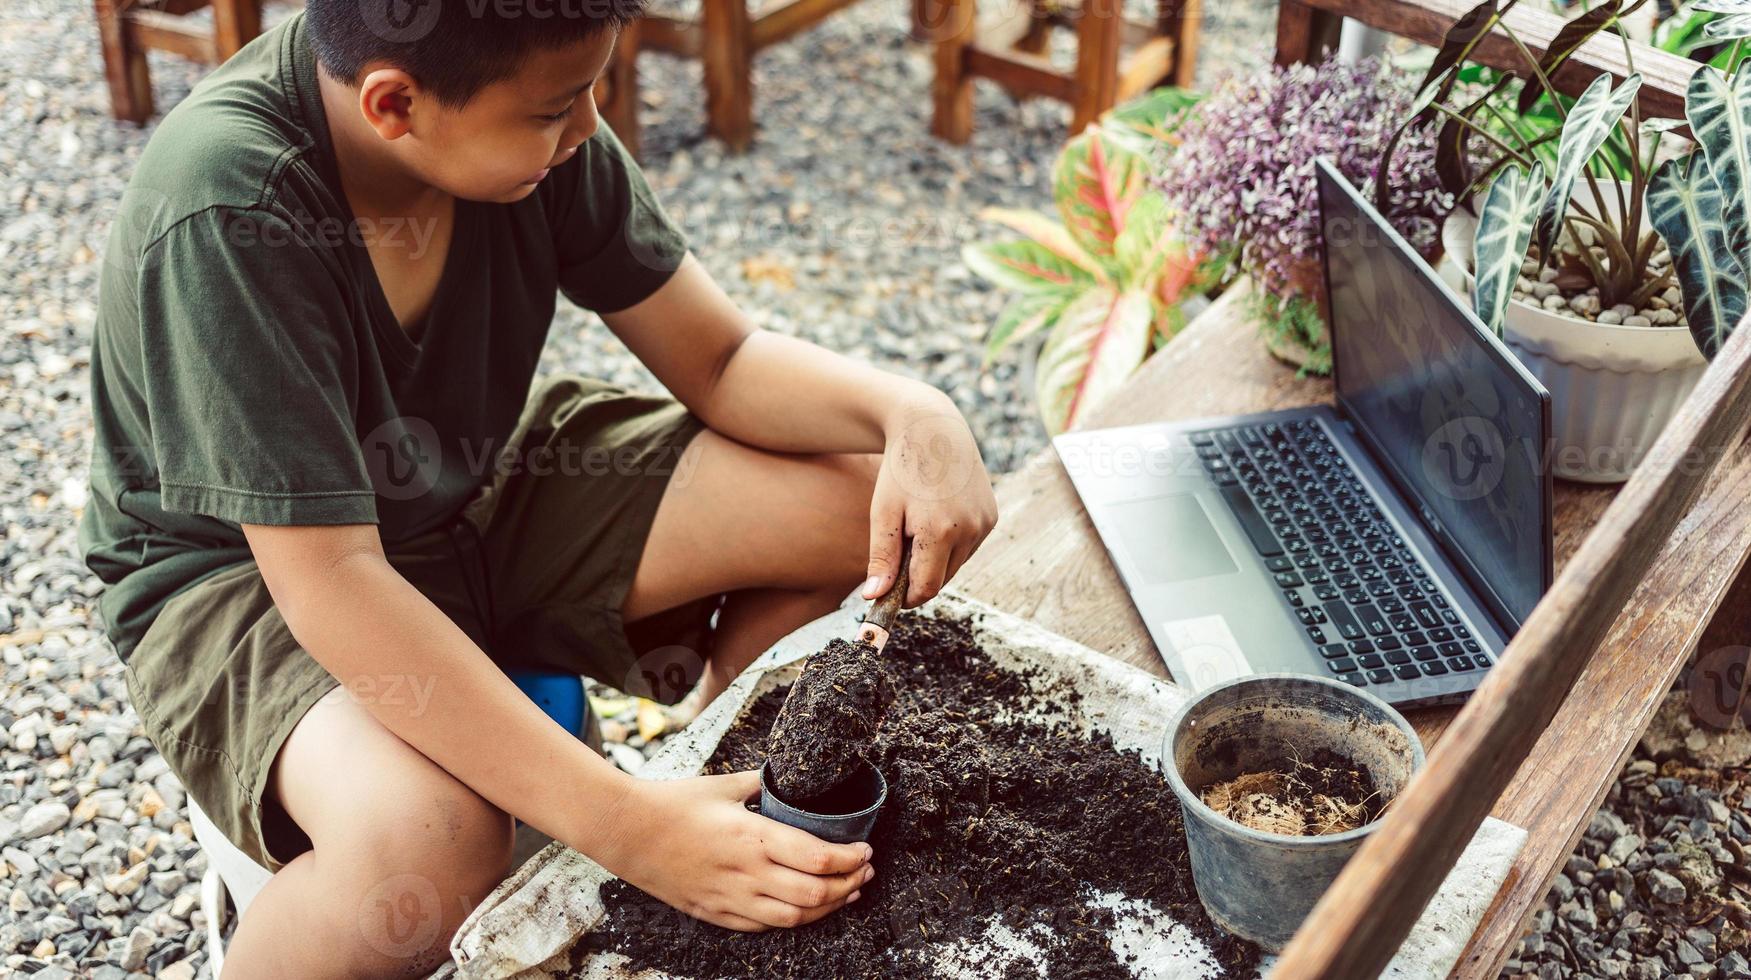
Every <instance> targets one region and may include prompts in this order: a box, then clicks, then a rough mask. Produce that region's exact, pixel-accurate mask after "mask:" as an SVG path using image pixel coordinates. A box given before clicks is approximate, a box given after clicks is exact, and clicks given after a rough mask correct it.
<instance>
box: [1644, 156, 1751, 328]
mask: <svg viewBox="0 0 1751 980" xmlns="http://www.w3.org/2000/svg"><path fill="white" fill-rule="evenodd" d="M1721 198H1722V195H1721V188H1720V185H1719V184H1717V183H1715V180H1714V178H1713V177H1712V176H1711V175H1710V174H1709V172H1708V164H1707V161H1706V159H1705V158H1704V157H1703V156H1702V155H1701V154H1697V153H1692V154H1691V155H1689V156H1687V157H1684V158H1683V159H1681V160H1667V161H1666V162H1665V163H1663V164H1661V165H1660V169H1658V170H1656V171H1654V177H1653V180H1651V181H1650V182H1649V183H1648V221H1649V222H1650V223H1652V224H1653V226H1654V229H1655V230H1656V231H1658V232H1659V233H1660V237H1661V238H1664V239H1665V240H1666V247H1667V248H1668V249H1670V250H1671V253H1672V268H1673V269H1674V270H1676V271H1677V273H1678V285H1679V288H1680V290H1681V291H1682V292H1683V293H1684V318H1685V319H1686V320H1688V321H1690V334H1691V336H1693V337H1695V338H1696V347H1697V349H1698V350H1700V351H1702V354H1703V356H1704V357H1710V358H1712V357H1714V356H1715V354H1717V353H1719V352H1720V349H1721V345H1722V344H1724V343H1726V341H1727V338H1728V337H1729V336H1731V335H1732V332H1733V328H1734V327H1736V326H1738V324H1739V321H1740V320H1741V319H1743V318H1744V316H1745V310H1746V296H1745V271H1744V269H1742V268H1741V267H1740V266H1739V263H1738V262H1736V261H1734V259H1733V257H1732V254H1731V252H1729V251H1728V247H1727V239H1728V232H1727V225H1726V221H1725V219H1724V214H1723V202H1722V199H1721Z"/></svg>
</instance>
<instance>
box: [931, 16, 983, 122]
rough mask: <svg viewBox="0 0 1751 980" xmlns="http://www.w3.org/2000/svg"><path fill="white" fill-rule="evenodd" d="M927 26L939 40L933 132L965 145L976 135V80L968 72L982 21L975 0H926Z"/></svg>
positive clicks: (934, 88)
mask: <svg viewBox="0 0 1751 980" xmlns="http://www.w3.org/2000/svg"><path fill="white" fill-rule="evenodd" d="M924 8H925V15H926V24H927V27H928V29H929V31H930V34H931V36H933V37H935V38H936V79H935V81H934V82H932V83H931V97H932V99H933V100H934V102H935V105H934V107H933V110H932V112H931V117H930V131H931V132H932V133H935V134H936V135H937V136H938V137H939V138H941V139H945V140H947V141H949V142H950V143H965V142H966V141H967V140H968V139H970V138H972V135H973V77H972V75H970V74H968V73H967V49H968V48H969V47H971V46H972V44H973V37H974V34H975V30H976V27H977V21H978V7H977V5H976V3H975V0H924Z"/></svg>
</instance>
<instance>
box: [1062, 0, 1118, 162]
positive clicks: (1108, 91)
mask: <svg viewBox="0 0 1751 980" xmlns="http://www.w3.org/2000/svg"><path fill="white" fill-rule="evenodd" d="M1124 26H1125V21H1124V10H1123V8H1122V6H1121V5H1120V3H1119V0H1083V5H1082V16H1081V17H1079V18H1077V20H1076V99H1075V101H1074V102H1073V103H1072V104H1071V114H1070V132H1071V133H1072V134H1075V133H1080V132H1082V131H1083V130H1084V129H1086V128H1088V125H1089V123H1092V122H1094V121H1095V120H1096V119H1099V118H1100V114H1101V113H1103V112H1105V111H1107V110H1108V109H1110V108H1112V107H1113V101H1114V100H1115V99H1116V98H1117V97H1118V89H1119V43H1120V39H1121V35H1122V29H1123V28H1124Z"/></svg>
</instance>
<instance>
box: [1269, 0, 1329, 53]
mask: <svg viewBox="0 0 1751 980" xmlns="http://www.w3.org/2000/svg"><path fill="white" fill-rule="evenodd" d="M1343 26H1344V19H1343V18H1342V17H1340V16H1337V15H1336V14H1330V13H1326V12H1325V11H1323V10H1315V9H1313V8H1312V7H1308V6H1305V5H1303V4H1300V3H1296V2H1295V0H1282V5H1281V6H1279V7H1278V8H1277V64H1279V65H1285V66H1287V65H1293V64H1297V63H1300V62H1306V63H1308V64H1318V63H1319V62H1321V61H1324V60H1325V58H1326V56H1327V55H1329V54H1331V52H1333V51H1335V50H1336V49H1337V46H1338V33H1339V32H1340V31H1341V30H1342V29H1343Z"/></svg>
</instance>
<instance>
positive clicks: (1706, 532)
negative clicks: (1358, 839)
mask: <svg viewBox="0 0 1751 980" xmlns="http://www.w3.org/2000/svg"><path fill="white" fill-rule="evenodd" d="M1747 499H1751V445H1747V444H1746V443H1743V442H1741V443H1739V444H1738V445H1737V446H1736V447H1735V448H1734V449H1733V451H1732V453H1731V454H1730V455H1729V456H1728V458H1727V459H1725V460H1723V462H1722V463H1721V465H1720V466H1719V467H1718V468H1717V470H1716V472H1715V473H1714V474H1713V475H1712V476H1711V478H1710V480H1709V483H1708V487H1707V489H1706V490H1705V491H1704V492H1703V496H1702V499H1701V500H1700V501H1699V502H1698V503H1697V505H1696V506H1695V507H1694V508H1692V509H1691V511H1690V513H1689V514H1688V515H1687V516H1686V517H1685V518H1684V523H1683V525H1682V526H1681V527H1680V529H1679V533H1677V534H1675V535H1673V536H1672V538H1671V540H1670V541H1668V542H1667V544H1666V547H1665V549H1664V551H1663V552H1662V553H1661V555H1660V557H1659V558H1658V559H1656V560H1655V562H1654V564H1653V566H1652V567H1651V568H1650V569H1649V572H1648V575H1647V579H1648V582H1649V583H1650V584H1647V585H1644V586H1643V587H1642V588H1640V589H1638V590H1637V592H1636V594H1635V595H1634V597H1632V598H1631V600H1630V601H1629V603H1628V606H1627V608H1626V609H1625V610H1624V612H1623V615H1622V616H1620V617H1619V619H1618V621H1617V624H1616V625H1615V626H1614V627H1613V628H1612V632H1611V633H1610V634H1609V635H1608V636H1607V637H1606V639H1605V642H1604V643H1603V644H1601V646H1600V653H1601V654H1602V655H1595V656H1594V657H1593V658H1592V659H1591V660H1589V661H1588V663H1587V667H1586V669H1585V670H1583V671H1582V672H1581V676H1580V679H1579V680H1577V681H1576V682H1575V685H1574V688H1573V690H1572V691H1570V692H1569V695H1568V697H1566V698H1565V699H1564V700H1563V702H1562V706H1561V707H1559V708H1558V709H1557V712H1556V715H1555V717H1554V718H1553V719H1552V720H1551V723H1550V727H1549V728H1547V729H1546V730H1545V732H1544V734H1543V735H1541V736H1540V737H1539V739H1538V743H1537V744H1536V745H1535V746H1533V748H1532V751H1531V753H1530V754H1528V755H1527V756H1526V759H1525V761H1524V762H1523V763H1522V764H1521V765H1520V769H1519V772H1518V773H1517V774H1516V775H1515V777H1514V779H1513V781H1512V782H1510V783H1509V784H1508V788H1507V789H1506V790H1504V791H1503V793H1502V795H1501V798H1500V799H1499V800H1498V801H1497V802H1496V806H1495V809H1494V810H1493V811H1492V812H1493V815H1494V816H1496V817H1499V818H1501V819H1503V820H1506V821H1508V822H1509V823H1512V824H1515V825H1517V826H1520V827H1525V828H1527V829H1529V830H1532V831H1533V833H1532V834H1531V835H1530V836H1529V837H1528V839H1527V841H1526V849H1525V850H1524V851H1522V852H1521V854H1520V856H1519V858H1518V860H1517V861H1516V862H1515V872H1516V873H1515V874H1514V875H1512V876H1510V877H1509V879H1508V880H1507V881H1506V882H1505V883H1504V884H1503V886H1502V889H1501V891H1499V892H1498V893H1497V894H1496V897H1495V899H1494V901H1493V902H1492V903H1491V905H1490V908H1489V910H1488V911H1487V912H1486V913H1485V915H1484V919H1483V922H1482V923H1481V924H1480V925H1479V927H1478V930H1477V932H1476V933H1474V934H1473V935H1472V937H1471V940H1470V942H1468V943H1467V945H1466V948H1465V952H1464V953H1463V954H1462V956H1461V958H1460V961H1459V963H1458V964H1457V965H1456V966H1455V968H1454V972H1453V975H1454V976H1455V977H1465V978H1476V980H1486V978H1487V980H1495V978H1496V977H1497V976H1499V975H1500V973H1501V968H1502V963H1503V962H1504V961H1506V960H1507V958H1508V956H1509V954H1511V953H1512V952H1513V950H1514V944H1515V943H1516V942H1518V941H1519V939H1520V937H1521V935H1523V934H1524V933H1525V931H1526V928H1527V925H1528V923H1529V921H1530V920H1531V918H1532V916H1533V914H1534V913H1536V912H1537V911H1538V910H1539V909H1540V908H1541V907H1543V904H1544V896H1545V895H1546V893H1548V892H1549V891H1550V885H1551V882H1552V881H1554V880H1555V879H1556V876H1557V873H1558V872H1559V871H1561V870H1562V866H1563V863H1564V862H1565V861H1566V860H1567V859H1568V856H1569V854H1571V853H1572V852H1573V851H1574V849H1575V844H1576V843H1577V842H1578V841H1579V840H1580V838H1581V834H1582V833H1583V832H1584V831H1585V830H1586V829H1587V824H1588V823H1589V822H1590V821H1591V820H1592V817H1593V813H1594V811H1596V810H1598V809H1599V805H1600V804H1601V802H1603V801H1604V799H1605V794H1606V793H1608V792H1609V791H1610V789H1611V785H1612V783H1613V782H1615V781H1616V779H1617V774H1618V773H1619V772H1620V771H1621V770H1622V768H1623V766H1624V763H1625V762H1627V761H1628V757H1629V754H1630V752H1631V750H1632V749H1633V748H1634V747H1635V743H1636V741H1637V739H1639V738H1640V736H1641V733H1642V732H1644V731H1646V730H1647V727H1648V723H1649V722H1650V721H1652V720H1653V717H1654V713H1655V712H1656V711H1657V710H1658V709H1659V707H1660V703H1661V701H1663V700H1664V699H1665V697H1666V693H1667V692H1668V691H1669V690H1671V688H1672V683H1673V681H1674V680H1676V678H1677V676H1678V672H1679V670H1680V669H1681V668H1682V667H1683V666H1684V664H1685V663H1686V662H1687V661H1688V660H1689V659H1690V658H1691V657H1692V656H1693V654H1694V653H1695V651H1696V650H1697V649H1698V648H1699V644H1700V647H1701V648H1702V649H1710V648H1712V646H1714V645H1720V644H1725V643H1744V642H1745V637H1746V635H1748V634H1747V633H1745V632H1739V633H1737V634H1736V635H1734V634H1723V638H1722V639H1719V640H1717V641H1716V642H1715V643H1714V644H1710V643H1709V642H1707V641H1704V640H1700V639H1699V638H1700V637H1701V636H1702V634H1703V633H1704V629H1705V625H1706V626H1707V628H1708V630H1709V631H1710V632H1713V631H1714V629H1715V627H1716V626H1717V625H1719V624H1718V623H1711V620H1714V617H1715V613H1716V612H1717V611H1718V612H1721V613H1722V614H1723V615H1722V619H1727V620H1733V619H1737V620H1738V621H1740V622H1741V623H1743V622H1746V621H1748V620H1751V617H1747V616H1746V612H1747V611H1751V577H1746V576H1744V574H1743V572H1744V563H1745V556H1746V552H1747V550H1748V549H1751V526H1748V524H1747V522H1746V520H1745V516H1744V513H1745V512H1744V507H1743V501H1745V500H1747ZM1674 596H1676V597H1684V598H1683V599H1680V600H1679V601H1666V600H1667V599H1669V598H1671V597H1674ZM1735 601H1737V602H1738V603H1739V606H1738V607H1737V608H1735V606H1734V605H1733V603H1734V602H1735ZM1729 610H1733V611H1734V615H1731V616H1729V615H1727V613H1728V611H1729ZM1742 628H1743V627H1741V629H1742ZM1726 637H1732V638H1726Z"/></svg>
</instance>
